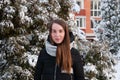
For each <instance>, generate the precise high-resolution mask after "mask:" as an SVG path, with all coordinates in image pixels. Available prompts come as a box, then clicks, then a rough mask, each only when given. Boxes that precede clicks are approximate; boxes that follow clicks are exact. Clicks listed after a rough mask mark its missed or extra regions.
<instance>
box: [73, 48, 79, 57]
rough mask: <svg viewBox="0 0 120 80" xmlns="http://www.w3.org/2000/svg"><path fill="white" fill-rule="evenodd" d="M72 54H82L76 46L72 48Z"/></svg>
mask: <svg viewBox="0 0 120 80" xmlns="http://www.w3.org/2000/svg"><path fill="white" fill-rule="evenodd" d="M71 54H72V55H80V53H79V51H78V50H77V49H76V48H74V47H73V48H72V49H71Z"/></svg>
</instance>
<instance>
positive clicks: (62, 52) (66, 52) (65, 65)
mask: <svg viewBox="0 0 120 80" xmlns="http://www.w3.org/2000/svg"><path fill="white" fill-rule="evenodd" d="M53 23H57V24H59V25H61V26H62V27H63V29H64V31H65V36H64V40H63V42H62V43H61V44H57V51H56V63H57V65H59V66H60V67H61V69H62V70H65V71H67V73H70V71H71V66H72V59H71V52H70V37H69V29H68V26H67V24H66V22H65V21H64V20H62V19H56V20H53V21H52V22H51V23H50V24H49V25H48V26H49V35H50V40H51V43H53V44H54V42H53V40H52V37H51V32H52V25H53Z"/></svg>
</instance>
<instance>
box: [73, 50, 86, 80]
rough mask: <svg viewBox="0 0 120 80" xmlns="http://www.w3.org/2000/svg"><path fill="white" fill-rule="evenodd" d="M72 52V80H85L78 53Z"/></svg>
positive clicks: (80, 57) (76, 51) (81, 61)
mask: <svg viewBox="0 0 120 80" xmlns="http://www.w3.org/2000/svg"><path fill="white" fill-rule="evenodd" d="M73 52H74V53H73V54H74V56H73V73H74V74H73V75H74V80H85V77H84V69H83V60H82V56H80V53H79V51H78V50H76V49H74V51H73Z"/></svg>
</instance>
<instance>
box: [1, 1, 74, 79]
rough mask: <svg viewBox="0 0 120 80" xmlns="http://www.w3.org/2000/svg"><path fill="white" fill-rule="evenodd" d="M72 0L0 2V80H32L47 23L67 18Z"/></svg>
mask: <svg viewBox="0 0 120 80" xmlns="http://www.w3.org/2000/svg"><path fill="white" fill-rule="evenodd" d="M73 2H74V1H73V0H1V1H0V16H1V18H0V80H33V74H34V67H35V65H36V61H37V57H38V54H39V52H40V50H41V48H42V47H43V44H44V40H45V39H46V37H47V35H48V31H47V27H46V25H47V23H48V22H49V21H50V20H52V19H55V18H63V19H64V20H66V21H68V19H69V11H70V10H71V7H72V6H74V3H73Z"/></svg>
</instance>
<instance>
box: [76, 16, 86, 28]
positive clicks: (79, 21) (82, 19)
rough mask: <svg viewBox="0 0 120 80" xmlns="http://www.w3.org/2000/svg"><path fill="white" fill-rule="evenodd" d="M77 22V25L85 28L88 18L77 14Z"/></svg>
mask: <svg viewBox="0 0 120 80" xmlns="http://www.w3.org/2000/svg"><path fill="white" fill-rule="evenodd" d="M76 24H77V27H80V28H85V27H86V18H85V17H84V16H77V17H76Z"/></svg>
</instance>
